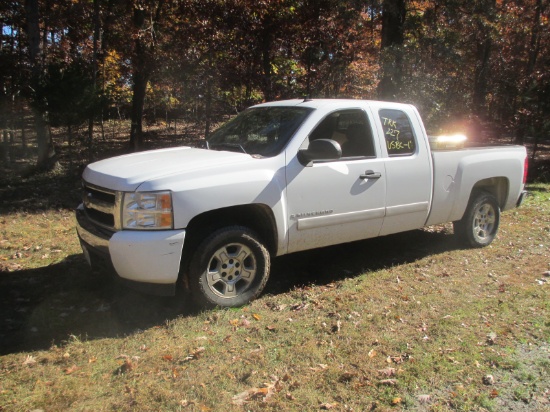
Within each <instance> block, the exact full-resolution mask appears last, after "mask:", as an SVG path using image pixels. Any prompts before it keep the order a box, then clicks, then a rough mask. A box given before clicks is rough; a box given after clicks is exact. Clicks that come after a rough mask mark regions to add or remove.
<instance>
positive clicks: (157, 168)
mask: <svg viewBox="0 0 550 412" xmlns="http://www.w3.org/2000/svg"><path fill="white" fill-rule="evenodd" d="M251 160H252V157H251V156H250V155H248V154H244V153H234V152H223V151H215V150H206V149H195V148H191V147H177V148H171V149H160V150H151V151H146V152H140V153H133V154H129V155H124V156H118V157H113V158H110V159H105V160H101V161H99V162H95V163H92V164H90V165H88V166H87V167H86V169H85V170H84V173H83V175H82V178H83V179H84V180H85V181H86V182H88V183H91V184H93V185H96V186H100V187H104V188H107V189H111V190H119V191H135V190H137V188H138V187H139V186H140V185H141V184H142V183H144V182H146V181H149V180H156V179H159V178H162V177H165V176H171V175H174V174H181V173H187V172H192V171H197V170H201V169H208V168H211V167H214V166H216V167H218V166H227V165H235V164H239V163H246V162H250V161H251Z"/></svg>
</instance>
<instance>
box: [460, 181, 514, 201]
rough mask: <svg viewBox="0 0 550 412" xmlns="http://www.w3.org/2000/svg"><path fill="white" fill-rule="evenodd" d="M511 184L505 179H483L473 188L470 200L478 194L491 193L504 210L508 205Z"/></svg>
mask: <svg viewBox="0 0 550 412" xmlns="http://www.w3.org/2000/svg"><path fill="white" fill-rule="evenodd" d="M508 190H509V182H508V179H507V178H505V177H491V178H489V179H483V180H480V181H479V182H477V183H476V184H475V185H474V187H473V188H472V192H471V194H470V199H472V198H473V197H474V196H475V195H476V194H477V193H479V192H482V191H485V192H489V193H491V194H492V195H493V196H494V197H495V199H496V200H497V202H498V205H499V206H500V208H501V209H502V208H503V207H504V206H505V204H506V199H507V198H508Z"/></svg>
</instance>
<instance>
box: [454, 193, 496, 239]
mask: <svg viewBox="0 0 550 412" xmlns="http://www.w3.org/2000/svg"><path fill="white" fill-rule="evenodd" d="M499 223H500V207H499V205H498V202H497V200H496V199H495V197H494V196H493V195H492V194H490V193H487V192H480V193H478V194H477V195H475V196H473V197H472V199H470V202H469V203H468V207H467V209H466V212H465V213H464V217H463V218H462V219H461V220H458V221H456V222H453V226H454V231H455V234H456V235H457V236H458V237H459V239H460V241H461V242H462V243H464V244H466V245H467V246H471V247H484V246H487V245H489V244H491V242H492V241H493V239H494V238H495V236H496V234H497V232H498V226H499Z"/></svg>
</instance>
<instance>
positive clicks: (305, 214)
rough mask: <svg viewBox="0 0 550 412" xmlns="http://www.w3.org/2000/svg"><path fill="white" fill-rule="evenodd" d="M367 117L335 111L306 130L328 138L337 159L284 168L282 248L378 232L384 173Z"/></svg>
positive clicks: (314, 136)
mask: <svg viewBox="0 0 550 412" xmlns="http://www.w3.org/2000/svg"><path fill="white" fill-rule="evenodd" d="M371 124H372V119H370V120H369V117H368V115H367V113H366V112H365V111H364V110H361V109H352V110H349V109H346V110H340V111H335V112H333V113H331V114H329V115H328V116H326V117H325V118H324V120H322V121H321V122H320V123H319V124H318V125H317V127H316V128H315V129H314V130H313V131H312V133H310V135H309V136H308V139H307V141H306V142H304V145H303V146H302V147H304V146H305V147H307V145H308V144H309V142H310V141H312V140H315V139H332V140H335V141H337V142H338V143H339V144H340V146H341V148H342V158H341V159H338V160H334V161H314V162H313V164H312V165H311V166H304V165H302V164H301V163H300V162H299V161H298V159H297V158H296V157H293V158H292V159H290V161H289V164H288V166H287V168H286V174H287V205H288V213H287V217H288V233H289V236H288V238H289V245H288V252H296V251H299V250H306V249H311V248H315V247H322V246H327V245H333V244H337V243H343V242H349V241H353V240H358V239H365V238H369V237H375V236H378V234H379V232H380V228H381V227H382V223H383V220H384V213H385V204H384V202H385V198H386V175H385V170H384V160H383V158H382V156H381V147H380V146H379V145H378V143H377V142H378V141H377V140H374V139H373V130H372V128H371Z"/></svg>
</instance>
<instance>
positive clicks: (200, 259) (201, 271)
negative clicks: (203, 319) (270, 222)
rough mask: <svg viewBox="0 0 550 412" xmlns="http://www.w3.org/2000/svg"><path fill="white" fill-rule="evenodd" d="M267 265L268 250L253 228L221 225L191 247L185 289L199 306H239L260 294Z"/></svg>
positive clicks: (268, 261) (265, 276) (266, 276)
mask: <svg viewBox="0 0 550 412" xmlns="http://www.w3.org/2000/svg"><path fill="white" fill-rule="evenodd" d="M269 269H270V256H269V252H268V251H267V249H266V248H265V247H264V246H263V245H262V243H261V242H260V241H259V240H258V237H257V236H256V234H255V233H254V232H252V231H251V230H249V229H248V228H246V227H242V226H231V227H225V228H222V229H219V230H217V231H216V232H214V233H212V234H211V235H210V236H208V237H207V238H206V239H205V240H204V241H203V242H202V243H201V244H200V245H199V246H198V247H197V248H196V249H195V252H194V254H193V257H192V258H191V263H190V266H189V278H188V280H189V290H190V292H191V295H192V298H193V300H194V301H195V302H196V303H197V304H198V305H199V306H201V307H203V308H212V307H216V306H217V307H225V308H229V307H239V306H243V305H245V304H247V303H249V302H250V301H252V300H254V299H255V298H257V297H258V296H259V295H260V293H261V292H262V290H263V289H264V287H265V285H266V283H267V280H268V278H269Z"/></svg>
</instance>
